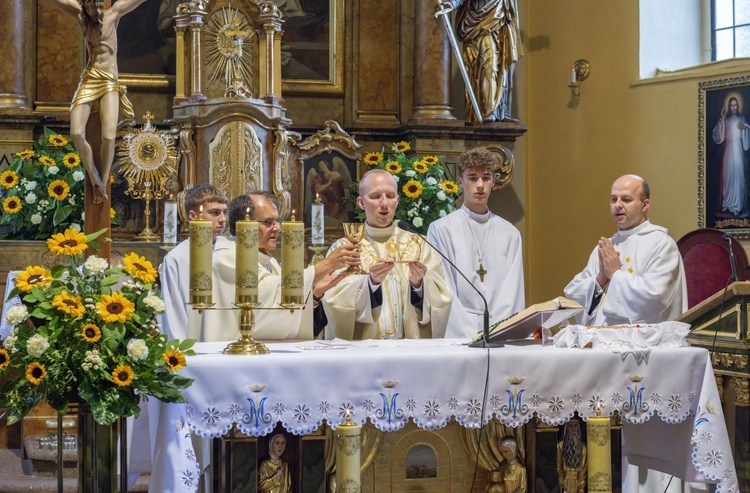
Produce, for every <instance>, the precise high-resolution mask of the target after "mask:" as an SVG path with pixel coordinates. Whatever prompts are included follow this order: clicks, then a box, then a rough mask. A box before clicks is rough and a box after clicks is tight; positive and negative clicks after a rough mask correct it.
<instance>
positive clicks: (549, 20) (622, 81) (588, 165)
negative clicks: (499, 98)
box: [521, 0, 747, 304]
mask: <svg viewBox="0 0 750 493" xmlns="http://www.w3.org/2000/svg"><path fill="white" fill-rule="evenodd" d="M522 5H523V7H525V9H524V12H525V14H526V20H525V22H524V30H525V43H526V45H525V48H526V59H525V61H524V62H525V65H524V66H525V70H526V80H527V84H526V94H525V100H524V103H523V106H524V107H525V109H526V111H525V113H524V114H522V115H521V118H522V119H523V120H524V121H525V123H526V124H527V125H528V128H529V132H528V133H527V134H526V135H525V136H524V137H523V139H522V140H523V141H524V144H523V148H524V151H525V153H524V156H523V158H522V160H523V162H524V169H525V186H526V190H525V196H526V214H525V231H524V233H525V234H524V239H525V252H524V253H525V256H526V265H527V269H526V279H527V303H528V304H531V303H536V302H539V301H542V300H546V299H551V298H553V297H555V296H558V295H561V294H562V290H563V288H564V287H565V285H566V284H567V283H568V282H569V281H570V279H571V278H572V277H573V276H574V275H575V274H576V273H577V272H579V271H580V270H581V269H582V268H583V266H584V265H585V263H586V261H587V258H588V256H589V254H590V253H591V250H592V249H593V247H594V246H595V244H596V241H597V240H598V238H599V237H600V236H611V235H612V234H613V233H614V232H615V227H614V225H613V223H612V220H611V218H610V216H609V208H608V201H609V190H610V186H611V184H612V182H613V181H614V180H615V179H616V178H617V177H618V176H620V175H622V174H625V173H635V174H639V175H641V176H643V177H644V178H646V179H647V181H648V182H649V184H650V186H651V191H652V195H651V197H652V204H651V208H650V209H649V219H651V221H652V222H654V223H655V224H659V225H661V226H664V227H666V228H668V229H669V233H670V235H671V236H672V237H673V238H674V239H675V240H677V239H679V238H680V237H681V236H682V235H684V234H685V233H687V232H689V231H691V230H693V229H695V228H697V227H698V224H697V220H698V185H697V183H698V181H697V179H698V164H697V163H698V161H697V158H698V109H697V108H698V83H699V82H701V81H704V80H714V79H720V78H724V77H726V76H728V74H727V73H726V72H729V69H727V70H723V69H722V66H721V65H719V66H718V67H716V66H711V67H708V68H706V69H700V70H698V71H697V72H698V74H697V75H692V76H683V77H670V78H669V79H668V80H665V81H660V82H657V81H655V80H653V79H651V80H648V81H641V80H640V79H639V77H638V42H639V33H638V30H639V27H638V26H639V22H638V6H637V2H632V1H631V2H601V1H598V0H570V1H567V2H559V1H557V0H534V1H533V2H531V1H529V0H527V1H525V2H523V3H522ZM581 58H583V59H586V60H588V61H589V62H590V64H591V75H590V77H589V78H588V80H586V81H584V82H582V84H581V97H580V100H579V101H578V102H577V106H576V105H575V104H574V103H575V102H574V101H573V100H572V99H571V90H570V89H569V88H568V87H567V85H568V84H569V83H570V69H571V66H572V64H573V62H574V61H575V60H578V59H581ZM746 73H747V71H746ZM729 75H736V74H729Z"/></svg>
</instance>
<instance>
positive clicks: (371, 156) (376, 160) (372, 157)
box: [362, 152, 383, 166]
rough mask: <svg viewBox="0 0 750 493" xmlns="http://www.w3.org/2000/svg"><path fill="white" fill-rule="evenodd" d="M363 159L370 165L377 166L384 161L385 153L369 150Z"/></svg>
mask: <svg viewBox="0 0 750 493" xmlns="http://www.w3.org/2000/svg"><path fill="white" fill-rule="evenodd" d="M362 161H364V163H365V164H367V165H369V166H377V165H378V164H380V163H381V162H382V161H383V154H382V153H380V152H368V153H367V154H365V157H364V158H363V159H362Z"/></svg>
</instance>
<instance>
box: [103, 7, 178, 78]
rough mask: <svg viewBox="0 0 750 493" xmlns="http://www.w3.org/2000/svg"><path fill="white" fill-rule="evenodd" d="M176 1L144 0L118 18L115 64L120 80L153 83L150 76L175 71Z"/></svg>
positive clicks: (167, 74) (159, 76) (170, 74)
mask: <svg viewBox="0 0 750 493" xmlns="http://www.w3.org/2000/svg"><path fill="white" fill-rule="evenodd" d="M115 1H117V0H115ZM113 3H115V2H113ZM179 3H180V0H146V1H145V2H144V3H142V4H141V5H139V6H138V7H137V8H136V9H135V10H133V11H132V12H130V13H129V14H127V15H126V16H124V17H123V18H122V19H121V20H120V24H119V26H118V27H117V65H118V68H119V71H120V79H121V81H126V83H127V84H128V85H130V86H139V85H142V86H150V87H153V86H154V80H153V78H154V77H157V78H162V79H164V80H165V81H166V79H167V77H168V76H174V75H175V57H176V33H175V30H174V26H175V23H174V15H175V14H176V13H177V5H179ZM172 78H173V77H172ZM156 85H157V86H159V84H156Z"/></svg>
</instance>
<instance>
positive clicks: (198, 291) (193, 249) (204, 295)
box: [190, 206, 213, 305]
mask: <svg viewBox="0 0 750 493" xmlns="http://www.w3.org/2000/svg"><path fill="white" fill-rule="evenodd" d="M212 227H213V223H211V221H206V220H204V219H203V207H202V206H201V218H200V219H196V220H194V221H190V303H192V304H196V305H197V304H211V303H212V281H211V272H212V271H211V254H212V250H213V231H212Z"/></svg>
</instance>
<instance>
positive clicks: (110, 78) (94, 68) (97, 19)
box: [52, 0, 145, 204]
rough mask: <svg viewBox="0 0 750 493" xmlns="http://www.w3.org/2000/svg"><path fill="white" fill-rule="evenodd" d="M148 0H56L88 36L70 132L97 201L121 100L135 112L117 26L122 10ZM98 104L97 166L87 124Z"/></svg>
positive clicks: (102, 193)
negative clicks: (121, 77) (123, 81)
mask: <svg viewBox="0 0 750 493" xmlns="http://www.w3.org/2000/svg"><path fill="white" fill-rule="evenodd" d="M144 1H145V0H119V1H118V2H117V3H115V4H114V5H112V6H111V7H109V8H106V9H105V5H104V0H52V2H54V3H55V4H57V6H58V7H60V8H61V9H62V10H63V11H65V12H67V13H69V14H72V15H74V16H76V18H77V19H78V21H79V22H80V24H81V28H82V29H83V36H84V39H85V41H86V50H87V53H88V62H87V63H86V68H85V69H84V70H83V73H82V74H81V81H80V83H79V84H78V89H76V92H75V95H74V96H73V102H72V103H71V105H70V136H71V138H72V139H73V142H75V144H76V147H77V148H78V153H79V154H80V155H81V162H82V163H83V167H84V168H85V169H86V173H87V174H88V175H89V179H90V180H91V184H92V185H93V188H94V203H96V204H101V203H102V201H104V200H105V199H106V198H107V192H106V190H107V181H108V180H109V171H110V168H111V167H112V161H113V160H114V157H115V133H116V132H117V120H118V114H119V111H120V105H122V110H123V113H125V115H126V116H127V117H129V118H133V117H134V116H135V115H134V113H133V106H132V105H131V104H130V101H129V100H128V98H127V96H126V93H127V88H126V87H125V86H122V85H120V84H119V83H118V81H117V77H118V70H117V25H118V24H119V23H120V19H121V18H122V17H123V16H124V15H126V14H128V13H129V12H132V11H133V10H135V8H137V7H138V6H139V5H140V4H142V3H143V2H144ZM97 103H98V104H99V107H100V118H101V133H102V142H101V160H100V162H99V168H97V167H96V165H95V163H94V153H93V150H92V149H91V145H90V143H89V142H88V141H87V140H86V123H87V122H88V120H89V116H90V115H91V112H92V111H93V110H94V109H95V104H97Z"/></svg>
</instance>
